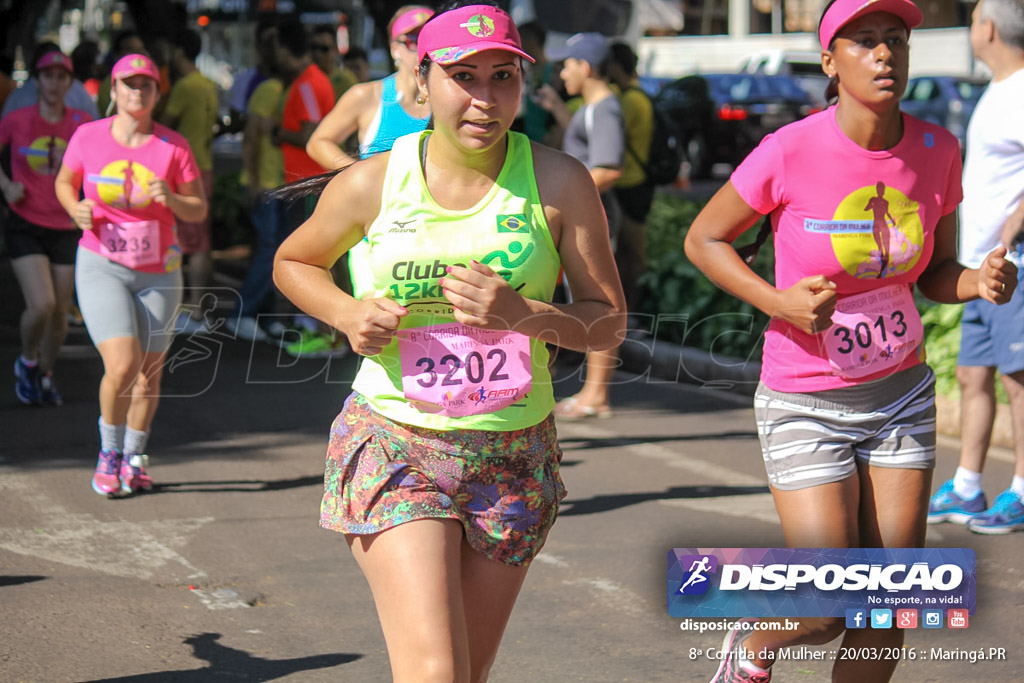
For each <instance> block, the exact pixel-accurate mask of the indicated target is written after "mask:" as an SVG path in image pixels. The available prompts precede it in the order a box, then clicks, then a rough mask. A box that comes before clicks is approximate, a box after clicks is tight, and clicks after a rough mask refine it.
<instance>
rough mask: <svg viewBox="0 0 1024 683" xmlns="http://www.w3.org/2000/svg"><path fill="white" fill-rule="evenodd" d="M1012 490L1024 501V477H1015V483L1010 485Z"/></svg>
mask: <svg viewBox="0 0 1024 683" xmlns="http://www.w3.org/2000/svg"><path fill="white" fill-rule="evenodd" d="M1010 490H1011V491H1013V492H1014V493H1016V494H1017V497H1019V498H1020V499H1021V500H1024V477H1021V476H1019V475H1016V474H1015V475H1013V483H1012V484H1010Z"/></svg>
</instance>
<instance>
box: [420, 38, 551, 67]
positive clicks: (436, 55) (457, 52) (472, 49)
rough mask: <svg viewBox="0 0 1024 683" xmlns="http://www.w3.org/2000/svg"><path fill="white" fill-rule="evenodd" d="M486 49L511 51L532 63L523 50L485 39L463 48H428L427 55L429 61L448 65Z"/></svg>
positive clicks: (532, 59)
mask: <svg viewBox="0 0 1024 683" xmlns="http://www.w3.org/2000/svg"><path fill="white" fill-rule="evenodd" d="M487 50H502V51H504V52H511V53H513V54H516V55H519V56H520V57H522V58H523V59H525V60H526V61H528V62H530V63H533V62H534V61H536V60H534V58H533V57H531V56H530V55H528V54H526V53H525V52H524V51H523V50H521V49H519V48H517V47H514V46H512V45H506V44H505V43H488V42H486V41H484V42H479V43H474V44H473V45H471V46H468V47H465V48H457V47H442V48H438V49H436V50H430V51H429V52H427V55H428V56H429V57H430V61H432V62H434V63H435V64H440V65H441V66H449V65H451V64H455V63H457V62H461V61H462V60H463V59H466V58H468V57H472V56H473V55H475V54H478V53H480V52H486V51H487Z"/></svg>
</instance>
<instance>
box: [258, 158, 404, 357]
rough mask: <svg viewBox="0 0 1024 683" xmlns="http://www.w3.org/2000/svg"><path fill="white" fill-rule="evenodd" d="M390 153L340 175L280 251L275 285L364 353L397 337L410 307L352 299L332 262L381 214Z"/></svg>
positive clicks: (277, 257)
mask: <svg viewBox="0 0 1024 683" xmlns="http://www.w3.org/2000/svg"><path fill="white" fill-rule="evenodd" d="M389 156H390V154H389V153H384V154H378V155H377V156H375V157H373V158H371V159H367V160H366V161H364V162H362V163H360V164H357V165H355V166H353V167H352V168H350V169H347V170H345V171H343V172H341V173H339V174H338V175H336V176H335V177H334V178H333V179H332V180H331V181H330V182H329V183H328V184H327V187H325V188H324V190H323V192H322V193H321V194H320V198H319V200H318V201H317V203H316V209H315V210H314V211H313V215H312V216H310V217H309V219H308V220H307V221H306V222H305V223H303V224H302V225H300V226H299V227H298V228H297V229H296V230H295V232H293V233H292V234H291V235H290V236H289V237H288V239H286V240H285V241H284V243H283V244H282V245H281V247H280V248H279V249H278V250H277V254H276V256H275V257H274V284H276V285H277V287H278V289H280V290H281V292H282V293H283V294H284V295H285V296H286V297H288V299H289V300H290V301H291V302H292V303H294V304H295V305H296V306H298V307H299V309H300V310H302V311H305V312H306V313H308V314H309V315H311V316H313V317H314V318H317V319H318V320H321V321H323V322H325V323H327V324H328V325H330V326H331V327H333V328H335V329H337V330H341V331H342V332H343V333H345V336H346V337H348V341H349V343H350V344H351V345H352V349H353V350H354V351H355V352H356V353H358V354H360V355H363V356H372V355H374V354H377V353H380V352H381V350H382V349H383V348H384V347H385V346H387V345H388V344H389V343H390V342H391V339H392V338H393V337H394V336H395V331H396V330H397V329H398V323H399V321H400V319H401V317H402V316H404V315H405V314H406V309H405V308H404V307H402V306H401V305H399V304H398V303H397V302H395V301H393V300H391V299H386V298H378V299H363V300H360V299H354V298H352V297H351V296H349V295H348V294H346V293H345V292H343V291H342V290H341V288H339V287H338V286H337V285H336V284H335V283H334V278H333V277H332V275H331V266H333V265H334V263H335V262H336V261H337V260H338V259H339V258H341V257H342V256H343V255H344V254H345V253H346V252H347V251H348V250H349V249H351V248H352V247H354V246H355V245H356V244H357V243H358V242H359V240H361V239H362V238H363V236H364V235H365V229H366V226H367V225H369V224H370V223H371V222H373V219H374V218H375V217H376V216H377V214H378V213H380V194H381V186H382V185H383V183H384V172H385V171H386V170H387V161H388V157H389Z"/></svg>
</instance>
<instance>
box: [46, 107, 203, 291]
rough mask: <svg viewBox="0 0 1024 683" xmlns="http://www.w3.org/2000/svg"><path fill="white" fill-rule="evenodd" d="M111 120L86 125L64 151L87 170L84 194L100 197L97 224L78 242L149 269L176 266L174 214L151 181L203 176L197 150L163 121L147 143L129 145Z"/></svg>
mask: <svg viewBox="0 0 1024 683" xmlns="http://www.w3.org/2000/svg"><path fill="white" fill-rule="evenodd" d="M112 123H113V118H107V119H100V120H99V121H94V122H93V123H89V124H86V125H84V126H82V127H81V128H79V129H78V131H77V132H76V133H75V134H74V136H72V138H71V141H70V142H69V143H68V148H67V151H65V152H64V165H65V166H67V167H68V169H70V170H71V171H74V172H75V173H81V174H82V189H83V190H84V191H85V197H86V198H87V199H92V200H94V201H95V202H96V206H95V207H94V208H93V225H94V229H93V230H86V231H85V232H84V233H83V234H82V240H81V241H80V242H79V246H81V247H83V248H85V249H89V250H90V251H94V252H96V253H98V254H101V255H103V256H105V257H107V258H110V259H111V260H116V261H119V262H122V263H124V264H125V265H129V266H130V267H132V268H134V269H135V270H140V271H143V272H147V273H162V272H172V271H174V270H177V269H178V268H179V267H180V266H181V247H179V246H178V237H177V234H176V232H175V227H174V225H175V224H174V221H175V219H174V214H173V213H172V212H171V210H170V209H169V208H167V207H166V206H165V205H163V204H158V203H157V202H154V201H153V200H152V199H150V197H149V182H150V181H151V180H152V179H154V178H163V179H164V180H166V181H167V184H168V185H169V186H170V189H171V192H177V190H178V187H179V186H180V185H181V184H182V183H187V182H189V181H192V180H195V179H196V178H198V177H199V169H198V168H197V167H196V162H195V159H194V158H193V157H192V150H191V149H190V148H189V146H188V142H186V141H185V138H183V137H182V136H181V135H179V134H178V133H176V132H174V131H173V130H171V129H170V128H167V127H165V126H161V125H160V124H158V123H154V124H153V135H151V136H150V138H149V140H148V141H147V142H146V143H144V144H143V145H141V146H139V147H134V148H133V147H124V146H122V145H121V144H119V143H118V142H117V141H116V140H114V137H113V135H111V133H110V126H111V124H112ZM147 229H148V230H150V231H151V232H148V233H147ZM151 237H153V238H155V239H150V238H151ZM142 244H144V245H145V246H144V247H142V246H140V245H142ZM120 257H126V258H133V259H134V260H122V258H120Z"/></svg>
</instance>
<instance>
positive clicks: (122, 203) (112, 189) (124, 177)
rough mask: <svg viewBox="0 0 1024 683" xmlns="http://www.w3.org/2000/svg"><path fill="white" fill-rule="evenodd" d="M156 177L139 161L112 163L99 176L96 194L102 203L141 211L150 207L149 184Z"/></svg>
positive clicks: (94, 179)
mask: <svg viewBox="0 0 1024 683" xmlns="http://www.w3.org/2000/svg"><path fill="white" fill-rule="evenodd" d="M155 177H156V175H155V174H154V173H153V172H152V171H150V170H149V169H148V168H146V167H145V166H143V165H142V164H140V163H139V162H137V161H127V160H124V159H122V160H119V161H112V162H110V163H109V164H107V165H106V166H104V167H103V170H102V171H101V172H100V173H99V175H97V176H92V175H90V177H89V179H90V180H92V181H93V182H95V183H96V194H98V195H99V198H100V200H101V201H103V202H104V203H105V204H109V205H110V206H116V207H118V208H120V209H141V208H144V207H146V206H149V203H150V202H151V201H152V199H151V198H150V196H149V183H150V181H152V180H153V179H154V178H155Z"/></svg>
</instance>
